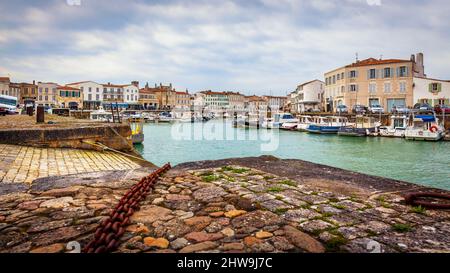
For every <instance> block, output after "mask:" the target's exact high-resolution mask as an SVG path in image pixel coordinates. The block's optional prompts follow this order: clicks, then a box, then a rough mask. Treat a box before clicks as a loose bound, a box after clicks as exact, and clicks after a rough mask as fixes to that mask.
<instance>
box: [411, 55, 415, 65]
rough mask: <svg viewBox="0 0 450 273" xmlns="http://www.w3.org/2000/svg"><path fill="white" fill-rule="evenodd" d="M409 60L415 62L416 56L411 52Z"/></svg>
mask: <svg viewBox="0 0 450 273" xmlns="http://www.w3.org/2000/svg"><path fill="white" fill-rule="evenodd" d="M411 61H412V62H413V63H415V62H416V56H414V54H411Z"/></svg>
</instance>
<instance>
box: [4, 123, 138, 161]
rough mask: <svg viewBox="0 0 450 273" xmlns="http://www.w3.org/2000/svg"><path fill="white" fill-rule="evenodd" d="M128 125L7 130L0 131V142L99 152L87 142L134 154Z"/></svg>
mask: <svg viewBox="0 0 450 273" xmlns="http://www.w3.org/2000/svg"><path fill="white" fill-rule="evenodd" d="M130 135H131V128H130V126H129V125H128V124H101V125H94V126H92V125H91V126H79V125H78V126H77V125H74V126H71V127H68V128H30V129H24V128H19V129H16V128H10V129H2V130H0V143H2V144H14V145H26V146H33V147H48V148H75V149H90V150H101V149H102V148H101V147H98V146H95V145H92V144H91V143H96V142H100V143H102V144H104V145H106V146H107V147H109V148H112V149H115V150H119V151H123V152H131V153H133V154H135V152H134V148H133V145H132V143H131V141H130V140H128V139H127V138H128V137H129V136H130Z"/></svg>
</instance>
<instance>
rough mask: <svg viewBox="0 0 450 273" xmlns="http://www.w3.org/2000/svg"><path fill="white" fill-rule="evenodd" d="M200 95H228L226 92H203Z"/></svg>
mask: <svg viewBox="0 0 450 273" xmlns="http://www.w3.org/2000/svg"><path fill="white" fill-rule="evenodd" d="M200 93H202V94H205V95H226V93H225V92H215V91H211V90H208V91H202V92H200Z"/></svg>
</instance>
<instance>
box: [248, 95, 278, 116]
mask: <svg viewBox="0 0 450 273" xmlns="http://www.w3.org/2000/svg"><path fill="white" fill-rule="evenodd" d="M268 106H269V104H268V103H267V100H265V99H263V98H262V97H260V96H256V95H253V96H247V97H245V109H246V110H247V111H249V112H259V111H267V110H268ZM271 110H273V109H271Z"/></svg>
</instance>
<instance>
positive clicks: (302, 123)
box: [297, 116, 314, 132]
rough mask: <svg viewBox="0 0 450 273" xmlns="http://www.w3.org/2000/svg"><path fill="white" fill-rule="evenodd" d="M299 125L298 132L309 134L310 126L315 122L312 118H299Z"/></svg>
mask: <svg viewBox="0 0 450 273" xmlns="http://www.w3.org/2000/svg"><path fill="white" fill-rule="evenodd" d="M298 120H299V121H298V123H297V130H299V131H301V132H307V130H306V129H308V126H309V125H310V124H311V123H313V122H314V119H313V118H312V117H311V116H299V117H298Z"/></svg>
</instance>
